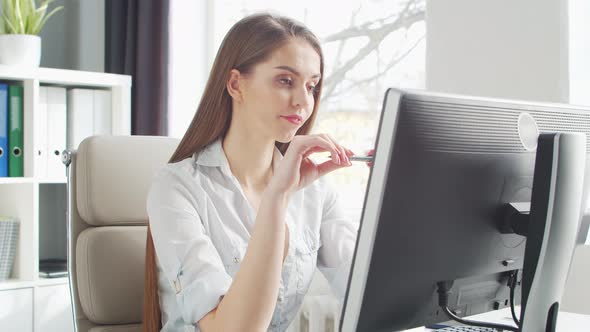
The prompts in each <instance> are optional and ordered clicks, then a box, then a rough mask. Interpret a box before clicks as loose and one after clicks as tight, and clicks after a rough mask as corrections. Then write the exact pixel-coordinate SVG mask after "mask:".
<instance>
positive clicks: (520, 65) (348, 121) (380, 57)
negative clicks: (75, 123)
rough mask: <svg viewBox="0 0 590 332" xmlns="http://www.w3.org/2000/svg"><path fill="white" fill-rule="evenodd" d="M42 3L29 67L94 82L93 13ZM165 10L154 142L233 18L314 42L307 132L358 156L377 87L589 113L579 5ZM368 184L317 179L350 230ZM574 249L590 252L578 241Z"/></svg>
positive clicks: (182, 106) (390, 3)
mask: <svg viewBox="0 0 590 332" xmlns="http://www.w3.org/2000/svg"><path fill="white" fill-rule="evenodd" d="M140 1H141V0H140ZM54 4H55V5H63V6H64V10H63V11H61V12H59V13H57V14H56V15H55V16H54V17H53V18H52V19H50V20H49V21H48V22H47V24H46V26H45V28H44V29H43V31H42V32H41V34H40V36H41V37H42V40H43V44H42V58H41V67H50V68H62V69H73V70H84V71H95V72H105V19H104V18H105V2H104V1H102V0H100V1H94V0H93V1H82V0H56V1H55V2H54ZM169 4H170V6H169V17H168V23H169V26H168V30H169V35H168V40H167V43H168V44H167V47H168V51H169V54H168V59H169V61H168V64H167V65H168V67H167V73H168V77H167V88H166V89H167V94H168V98H167V112H166V121H165V122H166V128H165V130H163V133H162V134H164V135H167V136H172V137H178V138H180V137H182V135H183V134H184V132H185V130H186V129H187V127H188V125H189V123H190V121H191V119H192V117H193V115H194V112H195V110H196V107H197V104H198V102H199V99H200V95H201V93H202V91H203V89H204V86H205V83H206V80H207V77H208V73H209V70H210V67H211V64H212V62H213V59H214V57H215V54H216V52H217V49H218V47H219V45H220V43H221V40H222V38H223V36H224V35H225V33H226V32H227V30H228V29H229V28H230V26H231V25H232V24H233V23H234V22H236V21H237V20H239V19H240V18H241V17H243V16H245V15H248V14H251V13H254V12H257V11H261V10H270V11H274V12H277V13H281V14H285V15H287V16H290V17H293V18H295V19H297V20H300V21H302V22H304V23H305V24H306V25H308V26H309V27H310V28H311V30H312V31H314V32H315V33H316V35H317V36H318V37H319V38H320V39H321V41H322V44H323V48H324V53H325V61H326V77H325V83H324V84H325V85H324V94H323V96H322V97H323V100H322V104H321V108H320V113H319V116H318V121H317V122H316V127H315V129H314V131H315V132H327V133H329V134H330V135H332V136H333V137H334V138H335V139H336V140H337V141H339V142H341V143H342V144H343V145H345V146H347V147H349V148H351V149H352V150H353V151H355V152H356V153H359V154H361V153H363V152H366V151H367V150H368V149H369V148H371V147H372V146H373V144H374V140H375V137H376V135H377V126H378V120H379V112H380V111H381V103H382V101H383V96H384V93H385V90H386V89H387V88H388V87H402V88H416V89H428V90H432V91H440V92H449V93H458V94H466V95H475V96H484V97H497V98H507V99H518V100H528V101H542V102H557V103H571V104H578V105H590V61H588V59H590V20H589V19H588V18H589V16H588V15H589V13H590V2H588V1H586V0H542V1H539V0H518V1H513V0H494V1H472V0H445V1H437V0H340V1H331V0H330V1H312V0H299V1H295V2H294V1H286V0H275V1H269V0H190V1H189V0H170V1H169ZM328 15H329V18H327V16H328ZM153 84H160V82H158V81H154V82H153ZM368 176H369V170H368V169H367V167H366V166H365V165H361V164H359V165H354V166H353V167H350V168H348V169H345V170H342V171H339V172H335V173H334V174H331V175H329V177H330V181H331V182H332V183H333V184H334V186H336V187H337V188H338V191H339V192H340V193H341V197H342V199H343V200H344V204H343V205H344V206H346V207H347V213H348V214H349V216H350V218H351V219H352V220H354V221H355V222H359V221H360V216H361V211H362V205H363V199H364V195H365V189H366V185H367V180H368ZM586 206H590V204H586ZM585 243H586V245H590V239H588V237H587V238H586V240H585ZM588 305H589V306H590V299H589V300H588Z"/></svg>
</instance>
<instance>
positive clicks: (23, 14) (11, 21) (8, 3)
mask: <svg viewBox="0 0 590 332" xmlns="http://www.w3.org/2000/svg"><path fill="white" fill-rule="evenodd" d="M0 1H2V8H3V15H2V16H0V33H10V34H32V35H37V34H39V32H41V29H42V28H43V26H44V25H45V23H46V22H47V20H48V19H49V18H50V17H51V16H53V15H54V14H55V13H56V12H58V11H59V10H61V9H63V6H59V7H57V8H55V9H53V10H52V11H51V12H49V14H47V11H48V8H49V4H51V3H52V2H54V0H41V1H40V2H39V4H38V5H37V2H36V0H0Z"/></svg>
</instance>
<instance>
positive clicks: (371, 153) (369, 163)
mask: <svg viewBox="0 0 590 332" xmlns="http://www.w3.org/2000/svg"><path fill="white" fill-rule="evenodd" d="M374 155H375V149H371V150H369V151H367V156H374ZM367 166H368V167H373V162H371V161H369V162H367Z"/></svg>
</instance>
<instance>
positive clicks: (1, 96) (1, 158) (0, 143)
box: [0, 83, 8, 177]
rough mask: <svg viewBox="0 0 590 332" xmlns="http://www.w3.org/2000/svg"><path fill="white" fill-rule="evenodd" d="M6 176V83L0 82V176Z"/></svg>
mask: <svg viewBox="0 0 590 332" xmlns="http://www.w3.org/2000/svg"><path fill="white" fill-rule="evenodd" d="M7 176H8V85H6V84H2V83H0V177H7Z"/></svg>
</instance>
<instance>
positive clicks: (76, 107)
mask: <svg viewBox="0 0 590 332" xmlns="http://www.w3.org/2000/svg"><path fill="white" fill-rule="evenodd" d="M93 133H94V91H93V90H89V89H71V90H68V134H67V146H68V149H74V150H77V149H78V145H80V142H82V141H83V140H84V139H85V138H86V137H89V136H92V135H93Z"/></svg>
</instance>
